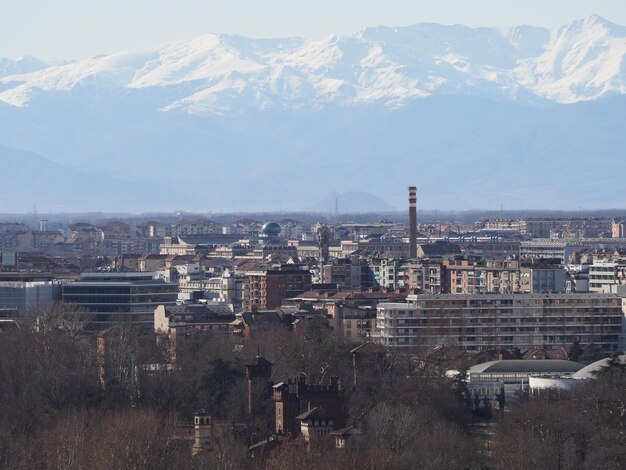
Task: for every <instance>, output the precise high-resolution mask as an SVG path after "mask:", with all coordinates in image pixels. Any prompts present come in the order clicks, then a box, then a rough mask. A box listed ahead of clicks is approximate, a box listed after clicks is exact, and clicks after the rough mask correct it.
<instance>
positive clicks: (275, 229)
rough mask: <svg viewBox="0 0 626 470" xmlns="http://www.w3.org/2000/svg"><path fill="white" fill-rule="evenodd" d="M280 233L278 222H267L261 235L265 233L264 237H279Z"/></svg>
mask: <svg viewBox="0 0 626 470" xmlns="http://www.w3.org/2000/svg"><path fill="white" fill-rule="evenodd" d="M280 231H281V228H280V225H278V224H277V223H276V222H267V223H266V224H265V225H263V227H262V228H261V233H263V234H264V235H268V236H270V235H278V234H279V233H280Z"/></svg>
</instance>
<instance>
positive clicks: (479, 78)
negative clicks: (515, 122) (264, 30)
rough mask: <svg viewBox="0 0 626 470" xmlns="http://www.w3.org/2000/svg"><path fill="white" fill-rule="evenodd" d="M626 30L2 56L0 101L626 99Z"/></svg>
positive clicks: (379, 30) (367, 33)
mask: <svg viewBox="0 0 626 470" xmlns="http://www.w3.org/2000/svg"><path fill="white" fill-rule="evenodd" d="M625 55H626V28H624V27H622V26H618V25H615V24H613V23H611V22H609V21H607V20H605V19H603V18H601V17H599V16H597V15H592V16H590V17H588V18H584V19H582V20H577V21H574V22H572V23H570V24H569V25H566V26H562V27H560V28H556V29H554V30H552V31H550V30H548V29H545V28H536V27H532V26H518V27H514V28H508V29H496V28H469V27H467V26H462V25H451V26H446V25H439V24H432V23H422V24H417V25H413V26H405V27H397V28H396V27H388V26H379V27H374V28H365V29H363V30H361V31H358V32H357V33H355V34H352V35H341V36H335V35H334V36H330V37H328V38H326V39H323V40H319V41H310V40H304V39H301V38H280V39H261V40H257V39H249V38H246V37H242V36H236V35H217V34H207V35H203V36H200V37H197V38H194V39H191V40H187V41H179V42H176V43H171V44H167V45H164V46H161V47H152V48H148V49H144V50H139V51H131V52H122V53H118V54H112V55H109V56H104V57H98V58H92V59H87V60H82V61H78V62H75V63H71V64H66V65H61V66H47V65H46V64H37V63H31V64H26V63H25V64H22V66H17V65H16V64H15V63H13V62H8V60H7V59H0V77H2V78H0V101H4V102H5V103H8V104H10V105H13V106H27V105H28V104H29V103H30V102H31V101H32V100H34V99H36V97H37V96H39V95H41V94H45V93H47V92H52V91H54V92H61V93H83V94H84V99H86V100H88V99H89V96H90V94H93V92H94V90H96V89H102V88H104V89H107V90H120V92H124V93H128V92H133V90H139V89H143V90H151V89H155V90H156V89H161V88H163V89H167V93H165V94H164V95H167V97H168V98H167V99H168V100H169V101H167V102H165V103H163V104H161V105H159V108H160V109H162V110H164V111H174V110H176V111H179V112H181V111H182V112H192V113H206V112H214V113H218V114H220V113H232V112H236V111H237V110H238V109H239V110H242V109H247V108H257V109H265V108H271V107H280V108H313V109H315V108H319V107H323V106H325V105H327V104H330V103H335V104H339V105H343V106H353V105H358V104H363V103H373V102H379V103H382V104H385V105H387V106H391V107H395V106H401V105H403V104H404V103H406V102H407V101H409V100H413V99H418V98H421V97H425V96H429V95H433V94H469V95H477V96H491V97H496V98H498V99H509V100H519V99H531V100H533V99H544V98H547V99H549V100H553V101H558V102H576V101H583V100H591V99H596V98H599V97H600V96H603V95H605V94H613V93H626V85H625V80H624V79H625V76H624V75H625V74H626V71H625V70H624V67H623V65H622V64H623V63H624V62H625V61H624V56H625Z"/></svg>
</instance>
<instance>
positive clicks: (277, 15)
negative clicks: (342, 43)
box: [0, 0, 626, 58]
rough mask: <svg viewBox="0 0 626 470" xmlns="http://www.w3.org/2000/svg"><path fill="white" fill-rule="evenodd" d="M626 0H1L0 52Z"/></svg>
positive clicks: (535, 18) (565, 16)
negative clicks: (97, 0)
mask: <svg viewBox="0 0 626 470" xmlns="http://www.w3.org/2000/svg"><path fill="white" fill-rule="evenodd" d="M592 13H597V14H599V15H600V16H603V17H605V18H607V19H608V20H611V21H613V22H615V23H618V24H622V25H626V0H429V1H423V0H380V1H375V0H334V1H333V0H221V1H214V0H103V1H100V2H96V1H93V0H2V2H1V3H0V57H14V58H16V57H20V56H22V55H26V54H29V55H35V56H39V57H44V58H52V57H59V58H83V57H89V56H93V55H96V54H101V53H111V52H115V51H119V50H124V49H130V48H138V47H143V46H148V45H155V44H161V43H165V42H170V41H174V40H178V39H186V38H190V37H193V36H197V35H200V34H204V33H209V32H218V33H220V32H225V33H236V34H243V35H247V36H252V37H276V36H293V35H297V36H303V37H307V38H314V39H315V38H322V37H324V36H326V35H329V34H332V33H350V32H353V31H356V30H359V29H361V28H363V27H365V26H377V25H381V24H385V25H391V26H401V25H408V24H413V23H420V22H437V23H444V24H453V23H463V24H466V25H469V26H510V25H516V24H532V25H537V26H557V25H561V24H565V23H568V22H569V21H571V20H573V19H576V18H582V17H585V16H588V15H590V14H592Z"/></svg>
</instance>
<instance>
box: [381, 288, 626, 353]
mask: <svg viewBox="0 0 626 470" xmlns="http://www.w3.org/2000/svg"><path fill="white" fill-rule="evenodd" d="M623 319H624V313H623V312H622V299H621V297H620V296H619V295H613V294H608V295H607V294H574V295H572V294H481V295H411V296H408V297H407V302H405V303H381V304H379V305H378V307H377V314H376V332H375V333H373V334H372V336H374V337H376V338H378V340H379V341H380V342H382V343H383V344H384V345H386V346H389V347H404V348H407V347H417V348H422V347H434V346H439V345H450V346H458V347H461V348H463V349H465V350H468V351H478V350H487V349H497V348H507V349H512V348H520V349H528V348H531V347H539V348H560V347H569V346H570V345H571V344H572V343H573V342H574V341H576V340H577V341H579V342H580V344H581V345H582V347H589V346H592V345H593V346H597V347H600V348H601V349H602V351H603V352H604V353H606V354H610V353H613V352H615V351H616V350H617V349H618V347H619V345H620V340H621V337H622V321H623Z"/></svg>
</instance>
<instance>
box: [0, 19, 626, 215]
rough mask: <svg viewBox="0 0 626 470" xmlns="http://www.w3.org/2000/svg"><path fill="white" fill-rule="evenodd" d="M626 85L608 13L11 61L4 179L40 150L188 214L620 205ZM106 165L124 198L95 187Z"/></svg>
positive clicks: (4, 82) (42, 194)
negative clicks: (342, 198) (379, 206)
mask: <svg viewBox="0 0 626 470" xmlns="http://www.w3.org/2000/svg"><path fill="white" fill-rule="evenodd" d="M624 95H626V28H624V27H622V26H618V25H615V24H612V23H610V22H609V21H606V20H604V19H602V18H600V17H598V16H591V17H589V18H586V19H583V20H579V21H575V22H573V23H571V24H569V25H566V26H563V27H560V28H556V29H554V30H548V29H544V28H537V27H531V26H519V27H515V28H507V29H498V28H469V27H466V26H462V25H453V26H443V25H438V24H418V25H415V26H409V27H402V28H393V27H384V26H381V27H375V28H366V29H364V30H362V31H359V32H357V33H355V34H352V35H344V36H331V37H328V38H326V39H324V40H320V41H311V40H304V39H301V38H282V39H263V40H259V39H249V38H245V37H241V36H234V35H216V34H207V35H205V36H201V37H198V38H195V39H192V40H188V41H180V42H176V43H172V44H166V45H162V46H155V47H151V48H147V49H142V50H136V51H129V52H121V53H117V54H112V55H107V56H101V57H95V58H92V59H86V60H80V61H76V62H71V63H66V64H60V65H49V64H47V63H44V62H42V61H39V60H36V59H32V58H25V59H22V60H19V61H11V60H8V59H7V60H0V148H3V149H4V150H3V153H2V155H0V173H2V172H4V175H3V178H4V180H5V181H18V180H17V179H12V176H11V175H13V174H15V175H16V176H15V178H20V181H22V180H23V179H24V177H25V176H24V172H23V171H22V172H21V173H20V174H19V175H18V174H17V173H16V171H17V169H16V168H17V166H16V161H19V159H22V158H26V157H25V156H24V155H31V156H32V155H37V158H39V159H40V160H36V159H34V157H28V158H29V161H30V162H35V161H46V162H50V164H46V168H47V169H48V170H47V171H48V174H47V176H48V177H49V178H50V179H57V180H58V181H59V182H61V181H66V182H68V181H71V186H72V188H73V189H72V190H73V191H74V192H76V194H77V197H78V198H87V197H90V198H92V199H93V200H95V201H96V202H97V204H98V208H99V209H101V210H124V207H119V201H120V198H119V197H117V196H119V194H123V195H124V196H125V197H126V198H127V199H129V200H131V199H132V201H133V204H132V207H146V209H147V210H158V209H159V206H158V205H157V204H156V202H155V201H156V200H157V199H159V200H160V201H161V203H162V199H163V197H164V196H165V197H166V198H167V195H168V194H172V198H171V199H170V200H171V201H172V204H176V205H177V206H178V205H180V206H181V207H180V208H181V209H190V210H191V209H196V210H206V209H214V210H220V209H224V210H226V209H228V210H233V209H242V210H256V209H258V210H268V209H285V210H287V209H302V208H307V207H311V204H312V203H313V202H314V201H317V200H320V198H321V195H323V194H328V193H330V192H332V191H337V192H342V193H343V192H351V193H364V192H368V193H372V194H374V195H375V196H377V197H380V198H382V199H383V200H385V201H387V202H389V203H390V204H391V205H393V206H395V207H404V192H405V191H404V189H403V188H404V187H405V186H407V185H409V184H415V183H417V184H418V185H419V186H420V187H423V189H424V190H423V192H421V198H420V202H421V203H422V204H424V205H425V206H427V207H430V208H444V209H445V208H453V209H459V208H476V207H492V206H494V207H500V205H501V204H503V205H504V206H505V207H518V208H546V207H567V208H571V207H578V206H579V205H582V206H585V207H590V206H593V205H605V204H606V203H607V201H610V203H611V204H614V205H616V206H620V205H621V206H624V207H626V195H625V196H624V197H623V198H622V196H621V195H618V196H616V193H615V191H614V190H612V189H611V187H612V186H613V187H620V186H621V185H622V182H621V180H620V177H619V175H620V174H622V173H623V171H626V161H625V160H624V155H623V148H626V97H625V96H624ZM41 159H43V160H41ZM8 162H11V163H10V164H9V163H8ZM28 168H31V169H33V171H34V169H35V168H37V165H36V164H34V163H33V164H30V163H29V166H28ZM609 168H610V169H611V171H609V172H607V171H606V170H607V169H609ZM70 169H71V172H77V173H72V178H66V177H65V174H66V173H67V172H68V171H70ZM78 174H80V177H78V176H77V175H78ZM100 178H104V180H105V181H106V184H105V185H104V187H107V188H110V192H111V193H113V192H115V193H116V197H115V198H108V197H106V195H105V194H103V192H102V191H98V192H97V193H96V192H94V191H93V188H94V187H99V188H102V187H103V186H102V184H99V185H95V184H94V181H97V180H98V179H100ZM81 180H84V181H85V183H84V185H81V184H80V181H81ZM33 181H35V180H33ZM36 181H37V184H36V185H35V183H33V187H30V188H28V189H29V191H30V192H29V191H26V192H23V193H20V194H23V195H22V196H20V197H19V198H17V199H15V198H12V195H11V192H10V191H9V190H8V189H6V188H7V186H6V185H4V187H1V186H0V211H11V210H27V209H28V208H30V207H32V205H33V204H37V207H41V208H42V210H45V209H43V208H44V203H45V201H46V199H48V198H47V196H46V191H49V190H50V187H49V186H46V185H44V184H43V183H42V180H41V178H39V179H37V180H36ZM26 184H28V183H26ZM68 184H70V183H68ZM442 185H443V186H445V185H450V187H452V188H454V190H453V191H443V192H442V191H441V188H442ZM44 187H46V188H47V189H46V191H44V190H43V188H44ZM146 188H152V189H150V190H148V189H146ZM154 188H161V191H162V192H163V194H160V195H159V198H157V197H155V194H154ZM267 188H272V190H270V191H268V190H267ZM429 188H430V190H429ZM7 191H8V192H7ZM27 194H32V199H33V200H29V201H26V200H25V199H24V197H25V196H24V195H27ZM174 194H175V195H176V197H175V199H174V196H173V195H174ZM620 198H622V199H620ZM122 200H123V198H122ZM70 201H71V200H70V199H68V198H65V199H63V202H58V203H57V206H59V205H63V204H65V205H66V206H65V208H64V209H65V210H71V202H70ZM185 203H186V204H189V206H188V207H183V205H184V204H185ZM107 204H108V205H107ZM57 206H55V207H57ZM129 207H131V205H130V204H129Z"/></svg>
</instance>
